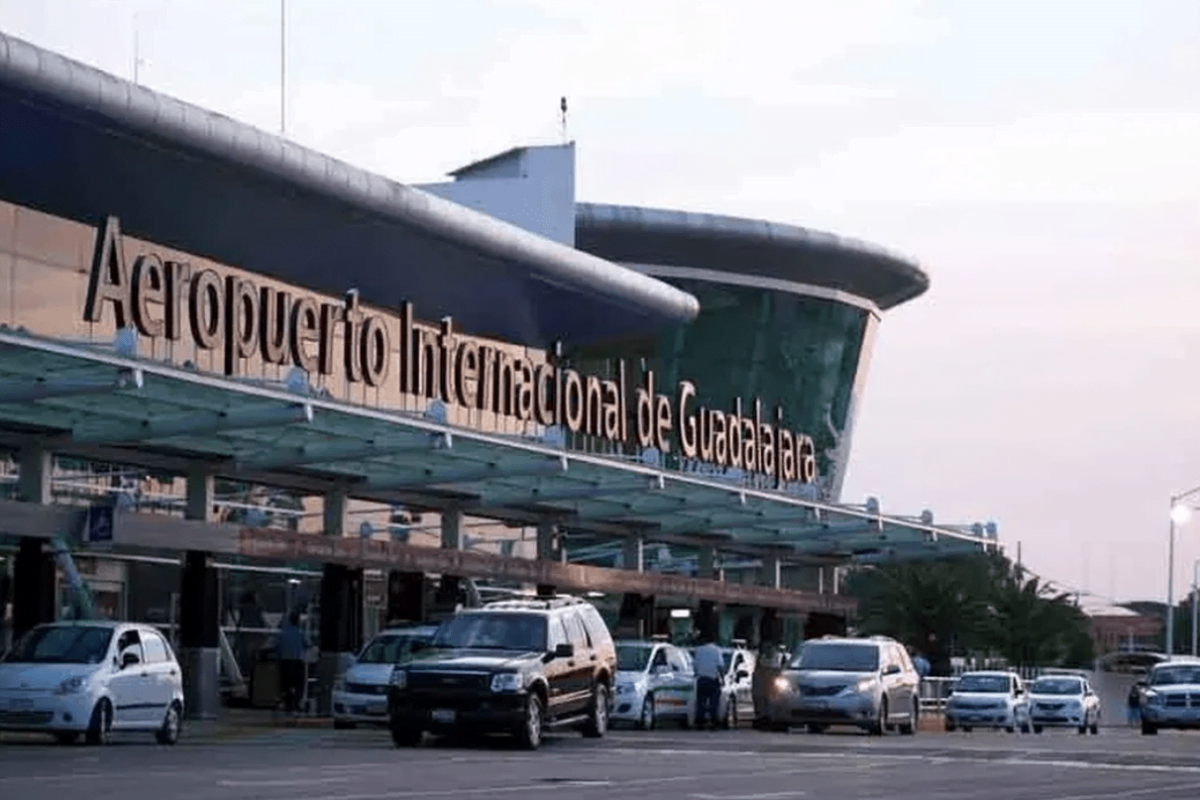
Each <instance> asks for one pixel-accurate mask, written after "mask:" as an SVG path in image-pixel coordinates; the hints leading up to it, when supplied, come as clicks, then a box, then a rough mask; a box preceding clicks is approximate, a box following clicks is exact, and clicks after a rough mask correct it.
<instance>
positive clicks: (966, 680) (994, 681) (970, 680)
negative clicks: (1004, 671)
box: [954, 675, 1012, 694]
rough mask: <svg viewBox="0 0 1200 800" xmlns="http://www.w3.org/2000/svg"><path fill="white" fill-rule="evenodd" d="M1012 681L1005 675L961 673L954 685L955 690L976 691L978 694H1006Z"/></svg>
mask: <svg viewBox="0 0 1200 800" xmlns="http://www.w3.org/2000/svg"><path fill="white" fill-rule="evenodd" d="M1011 686H1012V683H1011V681H1009V678H1008V676H1007V675H963V676H962V677H961V678H959V679H958V685H957V686H955V687H954V691H956V692H978V693H980V694H1008V690H1009V689H1010V688H1011Z"/></svg>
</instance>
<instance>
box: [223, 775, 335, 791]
mask: <svg viewBox="0 0 1200 800" xmlns="http://www.w3.org/2000/svg"><path fill="white" fill-rule="evenodd" d="M356 777H357V776H355V775H343V776H341V777H337V778H300V779H294V778H293V779H287V780H284V779H278V780H265V781H229V780H221V781H217V786H228V787H233V786H241V787H249V786H261V787H263V788H269V787H274V786H307V785H309V784H311V783H345V782H346V781H352V780H355V779H356Z"/></svg>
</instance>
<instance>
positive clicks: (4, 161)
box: [0, 33, 699, 346]
mask: <svg viewBox="0 0 1200 800" xmlns="http://www.w3.org/2000/svg"><path fill="white" fill-rule="evenodd" d="M0 121H2V123H0V199H4V200H7V201H9V202H13V203H17V204H20V205H26V206H30V207H33V208H36V209H38V210H40V211H44V212H47V213H50V214H54V215H57V216H62V217H67V218H70V219H74V220H77V221H80V222H84V223H90V224H96V225H98V224H100V223H101V222H102V221H103V220H104V219H105V218H106V217H108V216H110V215H115V216H117V217H119V218H120V220H121V224H122V228H123V230H124V231H125V232H126V233H128V234H130V235H133V236H136V237H139V238H143V239H146V240H149V241H153V242H156V243H159V244H163V245H166V246H169V247H173V248H177V249H179V250H183V251H185V252H190V253H194V254H196V255H200V256H205V257H208V258H212V259H214V260H216V261H219V262H222V263H226V264H229V265H230V266H235V267H240V268H243V269H247V270H249V271H251V272H255V273H260V274H264V275H268V276H271V277H275V278H278V279H280V280H284V281H287V282H289V283H295V284H299V285H301V286H304V287H306V288H310V289H314V290H317V291H321V292H328V293H332V294H341V293H342V292H344V291H346V290H347V289H350V288H357V289H358V290H359V292H360V296H361V297H362V298H363V300H364V301H366V302H368V303H372V304H376V305H380V306H385V307H395V306H397V305H398V304H399V303H400V302H401V301H402V300H411V301H412V302H413V303H414V304H415V306H416V310H417V313H418V315H419V316H420V317H421V318H424V319H438V318H440V317H443V316H446V315H452V316H453V317H454V318H455V319H456V320H457V321H458V322H459V323H460V324H461V325H462V326H463V328H464V329H465V330H467V331H470V332H472V333H477V334H481V335H490V336H496V337H499V338H502V339H506V340H509V341H514V342H519V343H522V344H528V345H534V346H545V345H548V344H550V343H551V342H553V341H555V340H559V339H563V340H568V341H576V342H581V343H582V342H585V341H587V338H588V337H591V338H594V339H607V338H612V337H617V336H624V335H628V334H635V333H643V332H647V331H650V330H653V329H655V328H657V327H658V326H661V325H664V324H668V323H673V322H679V321H688V320H690V319H692V318H693V317H695V315H696V313H697V311H698V309H699V305H698V302H697V301H696V299H695V298H694V297H693V296H692V295H690V294H687V293H686V292H683V291H680V290H678V289H675V288H674V287H671V286H670V285H668V284H666V283H663V282H661V281H658V280H656V279H653V278H650V277H648V276H645V275H642V274H640V273H638V272H636V271H634V270H630V269H626V268H624V267H621V266H618V265H616V264H613V263H610V262H608V261H605V260H603V259H601V258H599V257H596V256H593V255H589V254H587V253H584V252H581V251H578V250H575V249H573V248H571V247H568V246H565V245H561V244H558V243H555V242H552V241H549V240H547V239H543V238H541V237H538V236H535V235H533V234H531V233H529V232H527V231H523V230H521V229H519V228H517V227H514V226H511V225H508V224H506V223H503V222H501V221H499V220H496V219H494V218H492V217H488V216H485V215H482V214H479V213H476V212H474V211H472V210H470V209H467V208H465V207H463V206H459V205H456V204H454V203H451V202H448V201H446V200H443V199H440V198H437V197H434V196H432V195H430V194H427V193H425V192H421V191H419V190H417V189H414V188H412V187H409V186H405V185H403V184H400V183H397V182H395V181H391V180H388V179H386V178H383V177H381V176H378V175H375V174H372V173H369V172H366V171H364V170H361V169H358V168H355V167H352V166H350V165H348V164H346V163H343V162H340V161H336V160H334V159H332V158H329V157H327V156H324V155H322V154H320V153H317V152H314V151H312V150H309V149H306V148H304V147H301V146H299V145H296V144H294V143H292V142H289V141H287V140H285V139H282V138H280V137H277V136H274V135H271V134H268V133H265V132H263V131H260V130H258V129H256V128H253V127H250V126H248V125H245V124H242V123H239V122H236V121H234V120H232V119H230V118H228V117H224V116H221V115H219V114H216V113H213V112H210V111H207V110H204V109H201V108H198V107H196V106H192V105H188V104H186V103H183V102H180V101H178V100H175V99H173V98H170V97H166V96H164V95H161V94H158V93H156V92H154V91H151V90H149V89H146V88H145V87H142V86H137V85H134V84H131V83H129V82H127V81H124V80H122V79H119V78H116V77H114V76H112V75H109V74H106V73H103V72H100V71H98V70H95V69H92V68H90V67H87V66H85V65H82V64H79V63H77V62H74V61H71V60H69V59H66V58H64V57H62V56H59V55H57V54H55V53H51V52H48V51H45V50H42V49H39V48H37V47H34V46H33V45H30V44H28V43H26V42H23V41H21V40H19V39H15V38H13V37H10V36H6V35H4V34H2V33H0ZM348 275H350V276H352V277H351V278H348V277H347V276H348ZM348 280H352V281H353V285H351V286H347V285H346V283H347V281H348Z"/></svg>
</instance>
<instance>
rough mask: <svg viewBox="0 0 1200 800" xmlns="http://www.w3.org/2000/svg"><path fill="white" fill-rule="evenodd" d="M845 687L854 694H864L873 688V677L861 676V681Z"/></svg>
mask: <svg viewBox="0 0 1200 800" xmlns="http://www.w3.org/2000/svg"><path fill="white" fill-rule="evenodd" d="M846 688H848V689H849V690H850V691H851V692H853V693H854V694H866V693H867V692H869V691H871V690H872V689H874V688H875V679H874V678H863V679H862V680H861V681H859V682H858V683H856V684H854V685H853V686H848V687H846Z"/></svg>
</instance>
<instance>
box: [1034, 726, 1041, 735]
mask: <svg viewBox="0 0 1200 800" xmlns="http://www.w3.org/2000/svg"><path fill="white" fill-rule="evenodd" d="M1033 732H1034V733H1041V732H1042V726H1041V725H1034V726H1033Z"/></svg>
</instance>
